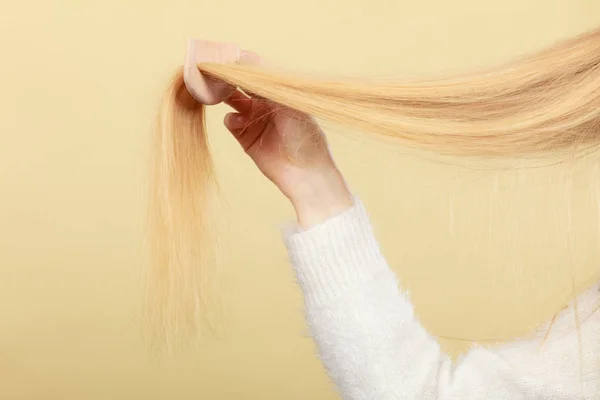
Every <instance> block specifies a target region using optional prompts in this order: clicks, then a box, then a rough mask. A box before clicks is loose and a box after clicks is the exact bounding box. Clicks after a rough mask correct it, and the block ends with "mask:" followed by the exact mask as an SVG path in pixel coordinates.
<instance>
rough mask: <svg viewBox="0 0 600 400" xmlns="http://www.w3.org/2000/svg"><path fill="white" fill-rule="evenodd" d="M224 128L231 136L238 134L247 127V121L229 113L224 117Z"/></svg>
mask: <svg viewBox="0 0 600 400" xmlns="http://www.w3.org/2000/svg"><path fill="white" fill-rule="evenodd" d="M223 122H224V123H225V127H226V128H227V129H228V130H229V131H230V132H231V133H233V134H237V133H239V132H240V131H241V130H242V129H244V128H245V127H246V125H248V119H247V118H246V117H245V116H244V115H243V114H239V113H229V114H227V115H225V120H224V121H223Z"/></svg>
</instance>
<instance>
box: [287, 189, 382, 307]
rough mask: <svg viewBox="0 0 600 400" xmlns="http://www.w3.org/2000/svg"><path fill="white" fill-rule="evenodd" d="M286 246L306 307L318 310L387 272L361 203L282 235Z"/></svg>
mask: <svg viewBox="0 0 600 400" xmlns="http://www.w3.org/2000/svg"><path fill="white" fill-rule="evenodd" d="M284 239H285V244H286V247H287V250H288V254H289V257H290V261H291V263H292V265H293V266H294V268H295V270H296V274H297V278H298V281H299V284H300V286H301V287H302V289H303V290H304V292H305V299H306V301H307V303H310V304H311V305H313V306H319V305H321V304H323V303H328V302H331V301H335V300H337V299H340V298H343V297H344V295H345V294H346V293H348V292H352V291H354V290H356V289H357V288H359V287H361V286H362V285H364V284H365V283H366V282H370V281H371V280H372V279H373V278H374V277H375V276H376V275H377V274H378V273H380V272H382V271H385V270H389V267H388V265H387V262H386V261H385V259H384V257H383V256H382V254H381V252H380V249H379V245H378V243H377V240H376V239H375V236H374V234H373V230H372V227H371V224H370V221H369V217H368V215H367V212H366V210H365V208H364V206H363V204H362V202H361V201H360V200H358V199H357V198H355V202H354V205H353V206H352V207H351V208H350V209H348V210H346V211H345V212H343V213H342V214H339V215H337V216H334V217H332V218H330V219H329V220H327V221H325V222H323V223H321V224H319V225H316V226H314V227H311V228H310V229H308V230H305V231H302V230H301V229H300V228H298V227H297V226H294V227H288V229H287V230H286V231H284Z"/></svg>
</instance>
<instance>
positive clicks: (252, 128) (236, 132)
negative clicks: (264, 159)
mask: <svg viewBox="0 0 600 400" xmlns="http://www.w3.org/2000/svg"><path fill="white" fill-rule="evenodd" d="M249 118H250V117H249V116H248V115H246V114H240V113H229V114H227V115H225V120H224V123H225V127H226V128H227V129H228V130H229V132H231V133H232V134H233V136H234V137H235V138H236V139H237V141H238V142H239V143H240V145H241V146H242V148H243V149H244V151H245V152H248V150H249V149H250V148H251V147H252V145H253V144H254V143H256V142H257V141H258V140H259V139H260V137H261V136H262V135H263V134H264V132H265V123H264V122H252V120H250V119H249Z"/></svg>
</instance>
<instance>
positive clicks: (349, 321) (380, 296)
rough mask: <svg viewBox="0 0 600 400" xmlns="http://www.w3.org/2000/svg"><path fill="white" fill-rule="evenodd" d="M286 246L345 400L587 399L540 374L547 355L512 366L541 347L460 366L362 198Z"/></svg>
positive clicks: (557, 378) (484, 355) (492, 354)
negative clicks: (393, 261) (395, 267)
mask: <svg viewBox="0 0 600 400" xmlns="http://www.w3.org/2000/svg"><path fill="white" fill-rule="evenodd" d="M285 238H286V240H285V241H286V245H287V249H288V253H289V256H290V260H291V262H292V264H293V266H294V268H295V271H296V273H297V278H298V282H299V285H300V287H301V288H302V291H303V294H304V299H305V308H306V314H307V320H308V324H309V327H310V329H311V333H312V336H313V338H314V340H315V342H316V344H317V348H318V351H319V356H320V359H321V361H322V363H323V364H324V366H325V367H326V370H327V372H328V374H329V376H330V377H331V379H332V380H333V381H334V382H335V384H336V386H337V389H338V390H339V392H340V394H341V396H342V397H343V398H344V399H352V400H379V399H382V400H383V399H386V400H387V399H402V400H417V399H418V400H430V399H431V400H434V399H435V400H450V399H452V400H471V399H472V400H483V399H486V400H505V399H506V400H509V399H510V400H521V399H523V400H525V399H527V400H533V399H544V400H548V399H556V400H558V399H560V400H565V399H570V398H573V399H575V398H577V399H579V398H581V397H579V396H580V395H581V394H582V392H581V391H580V389H581V387H580V386H578V385H577V384H574V385H571V383H570V382H575V381H577V379H576V378H573V379H574V380H573V379H571V378H565V377H564V376H562V375H561V373H559V372H557V371H559V370H560V368H559V367H557V369H556V370H553V371H550V373H549V374H546V373H544V372H543V371H542V372H540V371H538V370H536V368H537V367H536V365H537V364H540V365H541V364H544V363H546V364H547V361H548V360H547V359H545V358H544V357H547V355H543V354H542V355H541V356H536V357H538V358H536V359H534V357H533V356H532V358H531V359H529V358H527V359H526V360H525V361H526V362H520V361H522V359H520V360H519V362H518V365H517V366H515V365H514V363H515V362H517V359H518V358H519V357H521V358H522V356H523V353H524V352H527V351H531V352H532V353H533V350H531V349H532V344H535V342H528V341H524V342H523V343H521V344H519V345H515V346H514V347H513V348H511V349H510V350H509V351H504V352H503V351H497V352H496V351H490V350H486V349H483V348H479V347H474V348H473V349H472V350H471V351H470V352H469V353H468V354H466V355H465V356H464V357H463V358H462V359H461V360H460V362H458V363H456V364H454V365H453V364H452V361H451V359H450V358H449V357H448V356H447V355H446V354H444V353H443V352H442V351H441V349H440V346H439V345H438V343H437V341H436V339H435V338H434V337H432V336H431V335H430V334H429V333H428V332H427V331H426V330H425V329H424V327H423V326H422V325H421V324H420V323H419V321H418V320H417V318H416V317H415V312H414V310H413V307H412V305H411V303H410V301H409V298H408V296H407V294H406V293H404V292H403V291H401V290H400V289H399V282H398V280H397V277H396V275H395V274H394V273H393V272H392V271H391V269H390V268H389V267H388V265H387V263H386V260H385V259H384V257H383V256H382V254H381V252H380V249H379V246H378V243H377V241H376V239H375V237H374V235H373V231H372V228H371V225H370V221H369V219H368V216H367V213H366V212H365V209H364V207H363V205H362V203H361V202H360V201H359V200H358V199H357V200H356V203H355V205H354V207H352V208H351V209H349V210H347V211H346V212H344V213H343V214H340V215H338V216H336V217H333V218H331V219H330V220H328V221H326V222H325V223H323V224H321V225H318V226H314V227H312V228H310V229H309V230H306V231H301V230H299V229H297V230H296V231H293V232H292V231H289V230H288V231H286V233H285ZM563 345H565V346H567V345H568V346H574V345H575V344H574V343H571V342H570V341H569V342H564V343H563ZM559 347H560V346H559ZM566 350H567V352H571V353H572V352H573V351H577V349H573V348H571V349H569V348H567V349H566ZM512 354H516V356H515V357H514V358H513V359H511V355H512ZM561 354H562V353H561ZM550 357H559V355H558V354H555V355H551V356H550ZM565 360H566V361H565V362H568V359H567V358H565ZM550 361H551V362H552V361H555V360H553V359H552V358H551V359H550ZM561 367H562V368H563V370H565V369H566V370H570V366H568V365H567V366H564V365H563V366H561ZM572 369H573V370H577V366H576V365H574V366H573V368H572ZM563 372H564V371H563ZM555 373H558V375H556V374H555ZM553 374H554V375H553ZM553 376H554V378H552V377H553ZM565 379H566V380H570V382H566V381H565ZM571 394H572V395H573V397H570V395H571ZM593 398H596V397H593ZM599 398H600V397H599Z"/></svg>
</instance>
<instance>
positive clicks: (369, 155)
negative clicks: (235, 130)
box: [0, 0, 600, 400]
mask: <svg viewBox="0 0 600 400" xmlns="http://www.w3.org/2000/svg"><path fill="white" fill-rule="evenodd" d="M599 24H600V5H599V3H598V2H597V1H596V0H577V1H575V0H503V1H500V0H494V1H491V0H488V1H477V0H453V1H446V0H423V1H414V0H412V1H411V0H369V1H366V0H343V1H342V0H303V1H286V0H254V1H245V0H244V1H242V0H213V1H209V0H194V1H189V0H187V1H186V0H170V1H161V0H150V1H141V0H51V1H47V0H31V1H22V2H18V1H13V2H9V1H7V0H4V1H3V2H2V4H1V5H0V54H1V56H0V191H1V195H0V399H3V400H4V399H42V398H43V399H61V400H68V399H86V400H87V399H111V400H119V399H127V400H130V399H148V400H150V399H178V400H187V399H236V400H237V399H290V400H291V399H323V400H325V399H334V398H336V395H335V392H334V390H333V388H332V387H331V385H330V383H329V382H328V379H327V378H326V374H325V372H324V371H323V369H322V367H321V365H320V364H319V363H318V361H317V360H316V358H315V355H314V347H313V344H312V342H311V340H310V338H309V337H308V335H307V332H306V327H305V325H304V321H303V315H302V301H301V296H300V292H299V290H298V288H297V286H296V285H295V283H294V277H293V274H292V271H291V268H290V267H289V264H288V262H287V260H286V255H285V252H284V249H283V246H282V242H281V240H280V231H279V227H280V226H281V224H283V223H285V222H287V221H289V220H291V219H293V213H292V210H291V208H290V207H289V205H288V204H287V203H286V202H285V201H284V199H283V198H282V196H280V195H279V194H278V193H277V191H276V190H275V188H274V187H273V186H272V185H271V184H270V183H269V182H267V181H266V180H265V179H263V178H262V176H260V174H259V173H258V171H257V170H256V169H255V168H254V167H253V165H252V164H251V163H250V162H249V160H247V159H246V158H245V157H244V155H243V154H242V153H241V151H240V149H239V148H238V147H237V144H236V143H235V142H234V141H233V140H232V139H231V138H230V137H229V136H228V135H227V134H226V132H225V131H224V129H223V128H222V126H221V119H222V117H223V115H224V113H225V111H226V108H225V107H224V106H216V107H213V108H211V109H210V111H209V127H210V134H211V142H212V146H213V148H214V153H215V158H216V163H217V166H218V168H219V175H220V181H221V182H222V185H223V200H224V201H225V202H226V207H225V210H224V212H223V216H222V222H223V226H224V227H226V229H227V232H228V237H225V238H223V245H224V246H225V248H226V249H227V250H228V253H227V255H228V257H227V260H226V261H227V263H226V267H225V268H226V269H227V271H228V272H229V276H230V278H229V279H228V280H227V282H225V286H226V287H227V292H228V294H227V299H226V300H227V305H228V308H227V309H226V311H227V314H226V319H224V320H223V321H224V324H223V328H222V330H221V332H220V333H219V336H218V337H216V338H211V337H207V338H205V339H203V341H202V347H201V348H200V349H199V350H197V351H189V352H186V353H185V354H176V355H174V356H172V357H162V356H161V357H159V356H153V355H151V354H149V353H148V352H146V349H145V347H144V343H143V341H142V339H141V336H140V321H139V297H140V290H139V274H140V270H142V268H143V260H144V252H143V243H142V240H141V239H142V236H143V222H144V221H143V215H144V202H145V192H144V185H145V179H146V175H145V173H146V164H145V163H146V155H147V151H148V144H149V132H148V131H149V127H150V123H151V122H152V117H153V113H154V111H155V107H156V105H157V104H158V96H159V95H160V92H161V89H162V88H163V87H164V85H165V84H166V82H167V80H168V78H169V77H170V74H171V73H172V71H173V70H174V69H175V68H176V67H177V66H179V65H180V63H181V62H182V59H183V56H184V52H185V48H186V41H187V38H188V37H192V36H193V37H198V38H204V39H212V40H221V41H232V42H237V43H239V44H241V45H242V46H243V47H246V48H248V49H252V50H254V51H256V52H258V53H260V54H261V55H262V56H263V57H264V58H265V59H267V60H269V62H272V63H275V64H279V65H281V66H284V67H287V68H290V69H293V70H297V71H307V72H319V73H332V74H346V75H348V74H354V75H361V74H372V75H373V74H374V75H382V74H385V75H391V74H401V75H406V74H427V73H434V72H451V71H455V70H456V71H457V70H462V69H464V68H470V67H479V66H484V65H489V64H493V63H497V62H502V61H505V60H507V59H508V58H509V57H511V56H514V55H518V54H522V53H525V52H528V51H531V50H534V49H538V48H541V47H543V46H545V45H547V44H549V43H551V42H552V41H554V40H556V39H559V38H564V37H568V36H571V35H575V34H577V33H580V32H583V31H585V30H587V29H589V28H593V27H595V26H596V25H599ZM326 126H327V125H326ZM327 129H328V132H330V140H331V142H332V148H333V151H334V153H335V155H336V157H337V159H338V161H339V164H340V167H341V168H342V170H343V171H344V172H345V174H346V177H347V179H348V181H349V182H350V184H351V185H352V187H353V189H354V190H355V191H356V192H357V193H358V194H359V195H360V196H361V198H362V199H363V201H364V202H365V204H366V205H367V208H368V209H369V211H370V212H371V215H372V218H373V223H374V225H375V228H376V231H377V234H378V237H379V238H380V241H381V244H382V246H383V249H384V252H385V254H386V256H387V257H388V259H389V261H390V263H391V265H392V266H393V268H394V269H395V270H396V271H397V272H398V274H399V275H400V277H401V280H402V282H403V285H404V286H405V287H406V288H408V289H410V291H411V294H412V297H413V299H414V302H415V304H416V307H417V310H418V312H419V314H420V315H421V318H422V320H423V322H424V323H425V324H426V326H427V327H428V328H429V329H430V330H431V331H432V332H433V333H434V334H436V335H439V336H442V337H445V338H446V339H443V340H442V343H443V344H444V347H445V348H446V349H447V350H448V351H451V352H452V353H453V354H455V353H456V352H458V351H461V350H464V349H465V348H466V346H468V343H469V342H468V340H469V339H480V340H484V339H489V340H494V339H502V338H510V337H514V336H515V335H518V334H521V333H523V332H525V331H526V330H527V329H530V328H533V327H534V326H535V324H537V323H539V322H541V321H543V320H544V319H546V318H548V317H550V316H551V315H552V313H554V312H556V311H557V310H558V309H559V308H560V307H561V305H562V304H564V302H565V301H566V300H567V299H568V296H569V295H570V294H571V279H570V277H573V276H574V277H575V283H576V284H577V285H578V287H579V286H582V285H586V284H587V283H589V280H590V279H591V278H593V277H595V276H596V274H597V269H596V265H597V263H598V261H599V257H598V256H599V254H598V251H597V241H598V235H597V221H598V213H597V210H596V202H595V201H596V200H595V197H594V193H592V192H593V190H590V189H591V188H592V187H593V186H590V182H592V181H593V180H594V179H595V177H597V178H598V179H600V174H598V171H600V170H598V169H597V165H596V164H595V163H591V164H590V165H587V166H585V167H584V168H581V169H579V170H577V171H566V170H565V169H560V168H557V169H547V170H546V169H543V170H534V171H525V172H519V173H514V172H495V171H494V172H478V171H468V170H464V169H462V168H458V167H454V166H445V165H440V164H439V163H436V162H433V161H430V160H426V159H423V158H419V157H414V156H410V155H407V154H404V153H403V151H402V149H399V148H393V147H391V146H389V145H384V144H381V143H377V142H376V141H366V140H358V139H356V138H350V137H348V135H346V133H347V132H344V130H343V129H340V128H339V127H327ZM568 232H570V235H568V234H567V233H568ZM224 318H225V317H224ZM452 338H454V339H452Z"/></svg>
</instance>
